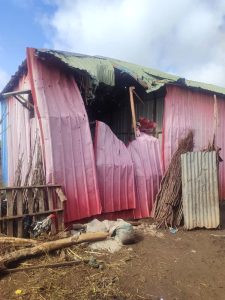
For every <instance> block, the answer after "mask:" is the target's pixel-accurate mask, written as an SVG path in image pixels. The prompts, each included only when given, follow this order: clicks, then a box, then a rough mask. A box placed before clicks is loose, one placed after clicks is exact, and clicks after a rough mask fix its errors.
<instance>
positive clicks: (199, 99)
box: [162, 86, 225, 199]
mask: <svg viewBox="0 0 225 300" xmlns="http://www.w3.org/2000/svg"><path fill="white" fill-rule="evenodd" d="M164 105H165V110H164V121H163V145H162V155H163V162H164V166H165V168H167V167H168V165H169V163H170V161H171V157H172V155H173V153H174V152H175V151H176V149H177V146H178V141H179V139H180V138H182V137H184V136H185V134H186V133H187V131H188V130H189V129H193V130H194V144H195V146H194V150H196V151H198V150H202V149H205V148H206V147H207V146H208V144H209V142H212V140H213V132H214V129H213V128H214V98H213V95H209V94H205V93H203V92H193V91H191V90H189V89H186V88H180V87H176V86H168V87H167V94H166V97H165V104H164ZM217 106H218V122H217V126H216V144H217V145H218V146H219V147H221V148H222V150H221V157H222V159H223V160H225V138H224V128H225V118H224V116H225V100H224V99H223V98H220V97H217ZM219 168H220V169H219V175H220V176H219V187H220V198H221V199H225V163H224V162H222V163H220V167H219Z"/></svg>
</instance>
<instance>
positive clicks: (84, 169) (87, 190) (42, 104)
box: [27, 49, 101, 222]
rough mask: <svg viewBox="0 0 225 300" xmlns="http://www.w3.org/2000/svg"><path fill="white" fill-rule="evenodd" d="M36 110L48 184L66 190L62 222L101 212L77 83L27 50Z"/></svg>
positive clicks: (89, 134)
mask: <svg viewBox="0 0 225 300" xmlns="http://www.w3.org/2000/svg"><path fill="white" fill-rule="evenodd" d="M27 57H28V70H29V74H30V78H31V86H32V92H33V97H34V102H35V108H36V112H37V115H38V117H39V124H40V128H41V136H42V143H43V146H44V155H45V165H46V179H47V183H58V184H62V185H63V186H64V187H65V191H66V195H67V199H68V201H67V204H66V215H65V221H66V222H71V221H74V220H79V219H82V218H86V217H89V216H93V215H97V214H100V213H101V204H100V199H99V192H98V186H97V178H96V170H95V160H94V151H93V144H92V139H91V133H90V128H89V123H88V117H87V113H86V110H85V106H84V103H83V100H82V98H81V95H80V92H79V89H78V87H77V84H76V82H75V81H74V79H73V77H72V76H71V75H66V74H65V72H63V71H61V70H60V69H58V68H54V67H50V66H46V64H45V63H44V62H42V61H40V60H39V59H38V58H37V57H36V56H35V53H34V49H28V50H27Z"/></svg>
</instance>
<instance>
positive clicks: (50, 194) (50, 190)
mask: <svg viewBox="0 0 225 300" xmlns="http://www.w3.org/2000/svg"><path fill="white" fill-rule="evenodd" d="M47 194H48V208H49V210H51V211H53V210H54V204H53V188H50V187H48V188H47ZM51 233H52V234H55V233H56V224H55V222H52V224H51Z"/></svg>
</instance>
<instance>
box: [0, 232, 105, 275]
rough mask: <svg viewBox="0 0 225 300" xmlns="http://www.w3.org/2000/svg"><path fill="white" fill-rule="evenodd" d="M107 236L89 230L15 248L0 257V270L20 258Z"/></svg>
mask: <svg viewBox="0 0 225 300" xmlns="http://www.w3.org/2000/svg"><path fill="white" fill-rule="evenodd" d="M107 236H108V233H106V232H89V233H83V234H81V235H79V236H78V237H77V236H72V237H68V238H65V239H60V240H56V241H51V242H45V243H42V244H39V245H37V246H34V247H31V248H26V249H21V250H16V251H14V252H11V253H9V254H6V255H3V256H1V257H0V271H3V270H5V269H6V267H7V265H8V264H9V263H12V262H16V261H18V260H21V259H25V258H28V257H32V256H36V255H41V254H46V253H49V252H51V251H54V250H58V249H62V248H66V247H70V246H72V245H76V244H80V243H84V242H96V241H102V240H105V239H106V238H107Z"/></svg>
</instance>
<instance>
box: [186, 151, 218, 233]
mask: <svg viewBox="0 0 225 300" xmlns="http://www.w3.org/2000/svg"><path fill="white" fill-rule="evenodd" d="M181 166H182V198H183V213H184V226H185V228H186V229H193V228H198V227H199V228H202V227H204V228H217V227H218V226H219V224H220V212H219V193H218V172H217V162H216V152H215V151H212V152H189V153H186V154H182V155H181Z"/></svg>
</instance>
